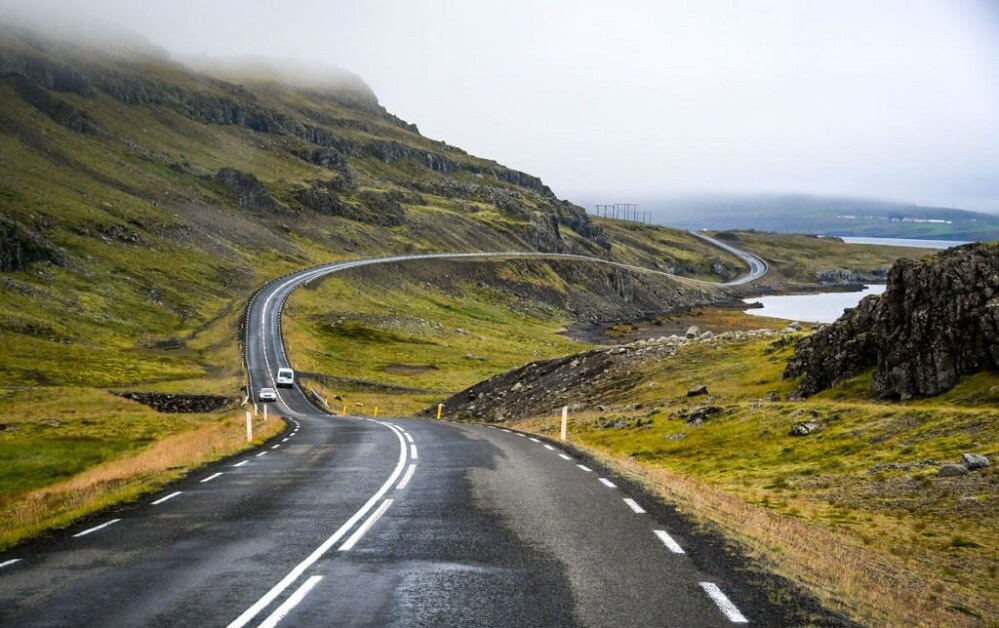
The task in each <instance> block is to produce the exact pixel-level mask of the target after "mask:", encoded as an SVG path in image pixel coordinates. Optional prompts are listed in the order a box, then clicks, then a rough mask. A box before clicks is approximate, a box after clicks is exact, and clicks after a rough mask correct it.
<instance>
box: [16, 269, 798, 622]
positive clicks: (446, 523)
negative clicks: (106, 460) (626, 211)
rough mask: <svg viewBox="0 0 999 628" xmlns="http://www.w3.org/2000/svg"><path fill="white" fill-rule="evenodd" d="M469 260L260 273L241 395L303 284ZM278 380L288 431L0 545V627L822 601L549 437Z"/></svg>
mask: <svg viewBox="0 0 999 628" xmlns="http://www.w3.org/2000/svg"><path fill="white" fill-rule="evenodd" d="M486 255H487V256H490V257H522V256H524V255H520V254H506V253H504V254H486ZM528 255H529V256H532V257H537V256H540V255H537V254H528ZM473 256H479V257H481V256H483V255H481V254H474V255H448V256H404V257H395V258H385V259H380V260H364V261H355V262H344V263H339V264H330V265H327V266H323V267H319V268H314V269H309V270H305V271H302V272H299V273H295V274H293V275H289V276H287V277H283V278H281V279H279V280H276V281H274V282H271V283H270V284H268V285H267V286H265V287H264V288H263V289H261V290H260V291H259V292H258V293H257V295H256V296H255V297H254V298H253V299H252V300H251V303H250V304H249V306H248V309H247V319H246V329H245V333H246V351H247V353H246V360H247V366H248V373H249V378H250V382H251V390H255V389H256V387H259V386H262V385H265V384H270V383H272V381H273V380H272V378H273V375H274V373H275V372H276V370H277V368H278V367H279V366H283V365H286V364H287V363H288V362H287V356H286V354H285V351H284V348H283V345H282V338H281V329H280V318H281V309H282V307H283V303H284V301H285V299H286V298H287V296H288V294H289V293H290V292H291V291H292V290H294V289H295V288H296V287H298V286H300V285H302V284H303V283H305V282H308V281H311V280H313V279H316V278H318V277H320V276H322V275H326V274H329V273H333V272H341V271H345V270H348V269H350V268H356V267H358V266H361V265H366V264H374V263H396V262H403V261H407V260H412V259H426V258H428V257H452V258H453V257H473ZM545 257H551V256H550V255H546V256H545ZM563 257H564V256H563ZM279 390H280V400H279V401H278V403H277V404H276V405H277V406H278V408H279V409H280V410H281V412H282V413H283V414H285V416H286V417H287V421H288V428H287V429H286V431H285V432H284V433H283V434H281V435H280V436H279V437H278V438H276V439H274V440H272V441H271V442H270V443H269V444H268V445H266V446H265V447H263V448H261V449H259V450H258V451H254V452H250V453H246V454H242V455H240V456H238V457H235V458H233V459H230V460H227V461H223V462H220V463H218V464H216V465H213V466H211V467H209V468H207V469H204V470H202V471H199V472H198V473H197V474H195V475H192V476H191V477H188V478H187V479H185V480H183V481H180V482H177V483H175V484H173V485H171V486H170V487H169V488H168V489H166V490H164V491H163V492H162V493H160V494H157V495H153V496H150V497H149V498H147V499H146V500H144V501H143V502H141V503H137V504H134V505H130V506H126V507H123V508H119V509H116V510H113V511H110V512H106V513H102V514H101V515H100V516H97V517H94V518H91V519H90V520H88V521H84V522H80V523H79V524H77V525H74V526H73V527H71V528H70V529H68V530H65V531H62V532H58V533H55V534H53V535H51V536H49V537H47V538H45V539H42V540H40V541H38V542H34V543H31V544H27V545H24V546H22V547H20V548H17V549H16V550H15V551H12V552H9V553H7V554H4V555H0V625H3V626H7V625H10V626H194V625H197V626H230V627H233V628H236V627H241V626H277V625H284V626H399V627H403V626H725V625H729V624H731V623H744V622H747V621H748V622H751V623H756V624H761V625H788V624H800V623H804V622H805V619H804V616H803V615H801V613H802V612H806V611H812V610H815V609H814V608H813V606H812V605H811V603H810V602H808V601H802V600H787V599H786V593H787V590H786V589H784V590H783V591H782V595H775V596H771V595H769V594H768V589H767V588H766V587H764V586H762V585H761V583H762V582H765V581H766V578H765V577H762V576H761V575H760V574H754V573H753V572H752V571H749V570H747V569H746V565H745V564H744V562H743V561H741V560H740V559H738V558H735V557H733V556H732V555H731V554H730V553H729V552H727V551H726V550H725V549H724V547H723V544H722V543H721V542H720V541H719V540H718V539H716V538H714V537H711V536H709V535H705V533H703V532H700V531H697V530H696V529H694V528H693V527H692V526H691V525H690V524H689V523H688V522H687V521H686V520H685V519H684V518H683V517H681V516H679V515H678V514H677V513H676V512H674V511H673V510H672V509H670V508H668V507H666V506H663V505H662V504H660V503H659V502H658V500H656V499H654V498H651V497H650V496H649V495H648V494H646V493H645V492H644V491H643V490H642V489H641V488H640V487H638V486H636V485H634V484H633V483H631V482H629V481H628V480H626V479H624V478H620V477H616V476H615V475H614V474H612V473H609V472H607V470H606V469H603V468H602V467H600V466H599V465H598V464H596V463H594V462H593V461H591V460H587V459H585V458H584V457H581V456H579V455H578V454H576V453H574V452H573V451H572V450H571V449H567V448H564V447H561V446H560V445H559V444H558V443H553V442H548V441H545V440H541V439H538V438H535V437H532V436H529V435H525V434H520V433H516V432H513V431H510V430H506V429H502V428H497V427H492V426H483V425H464V424H451V423H447V422H433V421H416V420H404V419H389V420H373V419H364V418H350V417H348V418H339V417H331V416H328V415H325V414H321V413H318V412H317V411H316V410H315V409H314V408H313V407H312V406H311V405H310V404H309V403H308V402H307V400H306V399H305V397H304V396H303V395H302V393H301V391H299V390H298V389H297V388H293V389H279ZM774 600H781V605H777V604H776V603H775V602H774ZM812 619H814V616H812Z"/></svg>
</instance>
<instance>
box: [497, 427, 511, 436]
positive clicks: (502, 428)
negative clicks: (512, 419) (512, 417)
mask: <svg viewBox="0 0 999 628" xmlns="http://www.w3.org/2000/svg"><path fill="white" fill-rule="evenodd" d="M500 431H501V432H506V433H507V434H513V432H511V431H510V430H508V429H506V428H505V427H501V428H500Z"/></svg>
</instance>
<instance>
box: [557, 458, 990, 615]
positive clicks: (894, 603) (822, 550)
mask: <svg viewBox="0 0 999 628" xmlns="http://www.w3.org/2000/svg"><path fill="white" fill-rule="evenodd" d="M576 447H577V448H578V449H581V450H583V451H586V452H587V453H589V454H591V455H593V456H594V457H596V458H597V459H599V460H600V461H601V462H603V463H604V464H606V465H607V466H609V467H611V468H612V469H614V470H615V471H617V472H619V473H621V474H622V475H625V476H627V477H630V478H632V479H635V480H636V481H638V482H640V483H641V484H643V485H644V486H645V487H646V488H648V489H649V490H651V491H652V492H654V493H656V494H658V495H659V496H661V497H663V498H664V499H665V500H666V501H667V502H669V503H672V504H675V505H676V506H677V508H678V509H679V510H681V511H682V512H686V513H688V514H690V515H692V516H693V517H694V518H695V519H697V520H698V521H702V522H708V523H710V524H713V525H714V526H717V527H718V528H719V529H720V530H721V531H722V532H723V533H724V534H725V535H726V536H728V537H730V538H733V539H735V540H736V541H737V542H739V543H740V544H742V545H744V546H745V547H746V548H748V550H749V552H750V554H751V555H752V556H753V557H754V558H756V559H758V560H761V561H762V562H763V563H764V564H765V566H767V567H768V568H770V569H771V570H773V571H774V572H776V573H778V574H780V575H782V576H784V577H787V578H789V579H790V580H792V581H794V582H797V583H800V584H802V585H803V586H804V587H805V588H806V589H808V590H810V591H811V592H813V593H814V594H816V595H817V596H818V597H819V599H820V600H821V601H822V602H823V603H824V604H826V605H827V606H828V607H829V608H832V609H833V610H839V611H841V612H844V613H845V614H847V615H848V616H851V617H854V618H858V619H860V620H861V621H863V622H864V623H866V624H869V625H872V626H982V625H983V623H982V621H981V620H980V619H978V618H975V617H973V616H969V615H968V614H965V613H963V612H961V608H962V606H961V601H960V596H958V595H955V594H953V592H952V591H950V589H949V588H948V585H947V584H946V583H943V582H933V581H928V580H927V579H926V578H922V577H920V576H919V575H918V574H917V573H916V572H915V571H914V570H912V569H911V568H910V567H909V566H908V565H907V564H906V563H905V561H904V560H902V559H897V558H895V557H893V556H891V555H888V554H885V553H883V552H878V551H876V550H873V549H869V548H866V547H864V546H862V545H858V544H857V543H856V542H855V541H856V540H855V539H851V538H849V537H847V536H846V535H844V534H841V533H838V532H837V531H836V530H835V529H833V528H830V527H829V526H826V525H823V524H822V523H821V522H816V521H808V520H805V519H797V518H794V517H789V516H787V515H783V514H780V513H778V512H774V511H772V510H769V509H767V508H764V507H761V506H757V505H753V504H747V503H746V502H745V501H743V500H742V499H740V498H739V497H737V496H735V495H732V494H729V493H726V492H724V491H721V490H718V489H717V488H715V487H714V486H712V485H711V484H710V483H708V482H705V481H701V480H698V479H696V478H692V477H689V476H685V475H682V474H678V473H674V472H671V471H669V470H668V469H663V468H660V467H654V466H652V465H649V464H645V463H642V462H638V461H635V460H629V459H627V458H622V457H618V456H609V455H607V454H605V453H604V452H602V451H600V450H597V449H594V448H590V447H585V446H579V445H578V444H577V445H576ZM994 619H995V618H992V619H991V620H986V623H985V624H984V625H990V624H989V623H988V622H989V621H994ZM991 625H993V626H994V625H997V624H991Z"/></svg>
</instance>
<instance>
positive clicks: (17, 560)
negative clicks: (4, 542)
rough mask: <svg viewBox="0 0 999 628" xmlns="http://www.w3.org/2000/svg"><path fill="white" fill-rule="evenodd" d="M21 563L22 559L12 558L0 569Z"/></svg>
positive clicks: (4, 562) (1, 565)
mask: <svg viewBox="0 0 999 628" xmlns="http://www.w3.org/2000/svg"><path fill="white" fill-rule="evenodd" d="M19 562H21V559H20V558H11V559H10V560H5V561H3V562H2V563H0V569H3V568H4V567H10V566H11V565H13V564H14V563H19Z"/></svg>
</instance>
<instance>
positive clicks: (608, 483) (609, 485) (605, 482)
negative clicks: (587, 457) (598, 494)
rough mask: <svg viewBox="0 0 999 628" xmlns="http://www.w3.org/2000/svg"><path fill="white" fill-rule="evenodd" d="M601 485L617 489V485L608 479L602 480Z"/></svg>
mask: <svg viewBox="0 0 999 628" xmlns="http://www.w3.org/2000/svg"><path fill="white" fill-rule="evenodd" d="M600 483H601V484H603V485H604V486H606V487H607V488H617V484H614V483H613V482H611V481H610V480H608V479H607V478H600Z"/></svg>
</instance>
